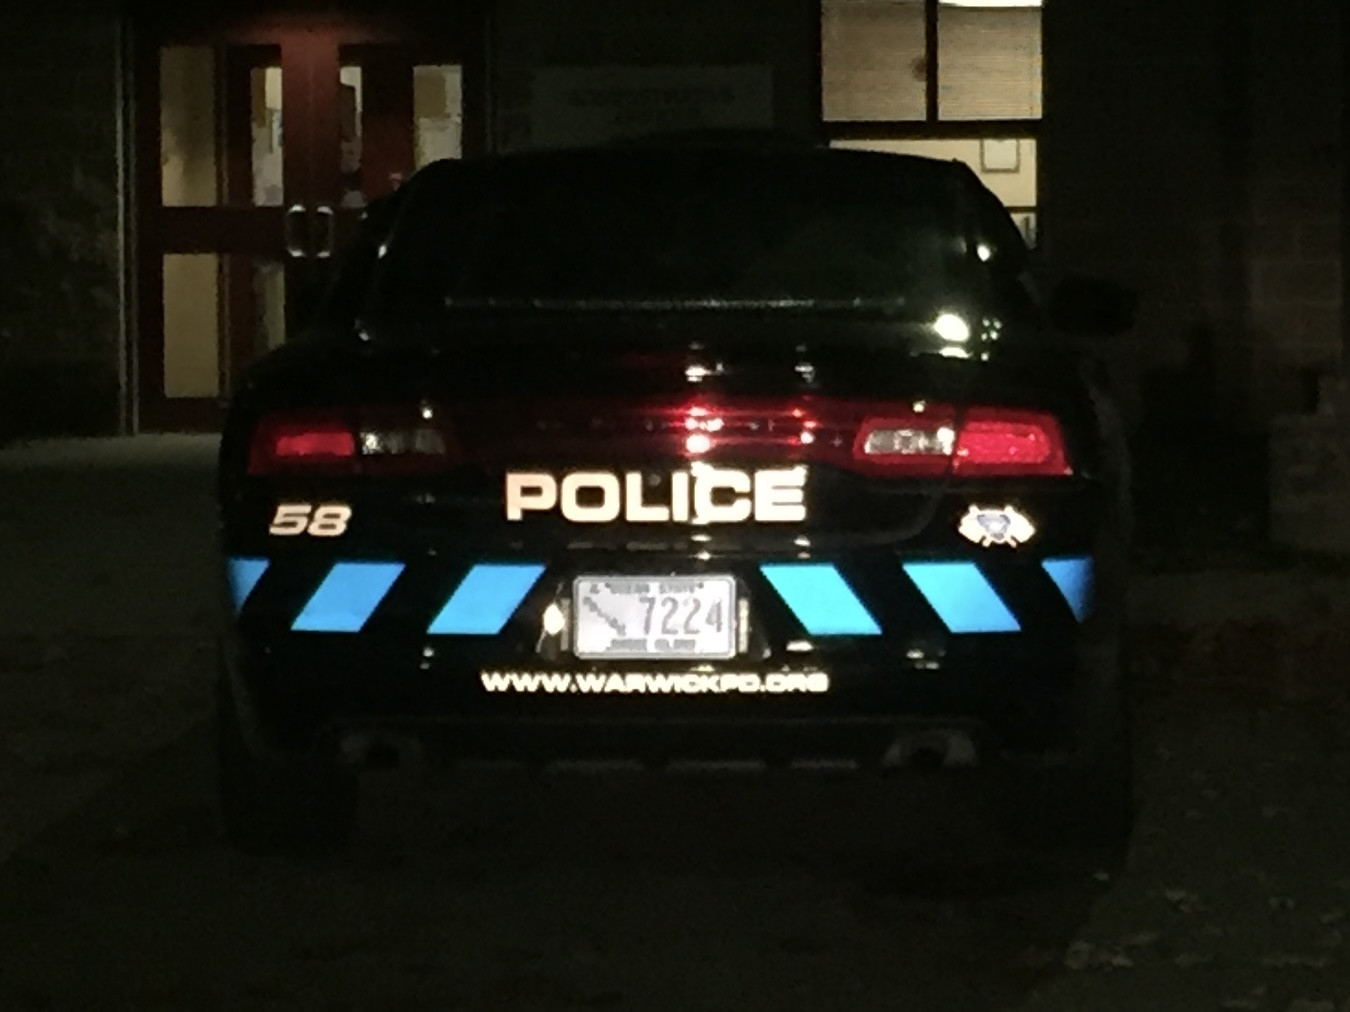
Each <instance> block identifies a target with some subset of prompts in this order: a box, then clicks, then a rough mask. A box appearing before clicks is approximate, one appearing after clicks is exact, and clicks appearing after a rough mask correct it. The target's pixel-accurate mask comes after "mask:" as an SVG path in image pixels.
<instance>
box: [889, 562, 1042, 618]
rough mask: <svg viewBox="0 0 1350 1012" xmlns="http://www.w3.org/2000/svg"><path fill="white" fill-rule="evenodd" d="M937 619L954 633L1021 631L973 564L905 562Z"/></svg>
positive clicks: (906, 568)
mask: <svg viewBox="0 0 1350 1012" xmlns="http://www.w3.org/2000/svg"><path fill="white" fill-rule="evenodd" d="M903 568H904V570H905V573H906V575H907V576H908V577H909V578H910V579H911V580H913V581H914V585H915V586H916V587H918V588H919V592H920V593H921V594H923V596H924V598H925V599H927V601H928V603H929V604H930V605H932V607H933V610H934V611H935V612H937V614H938V618H940V619H942V622H943V624H944V625H946V627H947V629H948V630H949V631H950V632H954V633H1009V632H1019V631H1020V630H1021V628H1022V626H1021V624H1020V623H1019V622H1018V621H1017V617H1016V616H1015V615H1013V613H1012V612H1010V611H1009V610H1008V606H1007V605H1006V604H1004V603H1003V599H1002V598H1000V597H999V596H998V593H997V592H996V591H995V590H994V588H993V587H992V586H990V585H989V581H988V580H986V579H985V578H984V574H983V573H981V572H980V569H979V567H978V566H976V565H975V563H973V562H906V563H904V566H903Z"/></svg>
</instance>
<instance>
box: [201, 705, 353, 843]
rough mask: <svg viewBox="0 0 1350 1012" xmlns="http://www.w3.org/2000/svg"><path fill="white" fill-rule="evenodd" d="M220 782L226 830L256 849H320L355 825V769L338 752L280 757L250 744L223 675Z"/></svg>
mask: <svg viewBox="0 0 1350 1012" xmlns="http://www.w3.org/2000/svg"><path fill="white" fill-rule="evenodd" d="M216 756H217V788H218V792H219V799H220V810H221V816H222V819H223V821H224V828H225V837H226V839H227V840H228V841H229V843H230V844H231V846H233V847H234V848H235V849H237V850H240V851H243V852H245V853H251V854H291V855H296V856H318V855H322V854H327V853H332V852H334V851H337V850H340V849H342V848H343V847H345V846H346V845H347V844H349V843H350V842H351V839H352V837H353V835H354V834H355V830H356V815H357V799H358V789H357V786H358V785H357V775H356V773H355V771H353V770H351V769H348V768H346V767H344V766H343V765H341V764H340V763H339V762H338V761H337V759H336V757H334V758H332V759H328V760H324V759H320V758H317V757H309V756H306V757H296V758H291V759H279V758H273V757H271V756H266V755H261V754H259V753H257V752H255V751H254V750H253V749H252V748H251V747H250V745H249V742H248V738H247V736H246V735H245V733H244V728H243V725H242V723H241V721H240V715H239V710H238V708H237V706H236V704H235V700H234V698H233V694H232V693H231V692H230V689H229V687H228V685H227V684H226V683H225V680H224V679H222V680H221V684H220V686H219V687H218V691H217V702H216Z"/></svg>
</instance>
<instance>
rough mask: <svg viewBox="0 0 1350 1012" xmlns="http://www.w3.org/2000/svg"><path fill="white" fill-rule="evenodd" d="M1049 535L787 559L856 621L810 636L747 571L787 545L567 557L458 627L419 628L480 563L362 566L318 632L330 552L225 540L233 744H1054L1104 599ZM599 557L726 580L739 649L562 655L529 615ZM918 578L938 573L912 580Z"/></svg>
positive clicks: (712, 748)
mask: <svg viewBox="0 0 1350 1012" xmlns="http://www.w3.org/2000/svg"><path fill="white" fill-rule="evenodd" d="M1058 548H1059V550H1058V551H1056V553H1055V554H1054V555H1045V556H1028V555H1017V554H1014V553H1011V552H999V553H993V552H991V553H982V554H978V555H976V556H974V557H973V558H976V559H978V561H972V555H970V554H965V555H957V554H946V555H935V554H927V555H923V556H913V555H911V556H907V557H904V558H902V557H901V556H900V555H898V554H895V553H891V552H884V551H877V550H875V549H872V550H869V551H867V552H862V553H858V554H855V555H849V554H842V555H836V556H832V557H831V558H830V559H829V560H828V562H826V561H825V560H823V559H820V558H816V559H813V560H808V561H809V563H810V564H813V565H816V566H822V565H824V566H826V567H827V568H828V569H829V571H830V572H831V573H833V574H835V575H836V576H838V577H841V578H842V580H843V583H844V584H846V585H847V587H848V588H849V589H850V591H851V592H852V595H853V598H854V602H853V604H855V605H857V606H858V607H859V608H861V610H862V612H863V613H865V615H866V616H867V617H868V618H869V619H870V620H871V624H872V625H874V627H875V628H874V631H873V632H871V633H869V634H867V635H857V634H851V633H844V634H837V633H826V634H814V633H813V632H812V630H811V628H810V627H811V625H812V623H813V622H815V621H816V618H817V616H815V615H813V614H812V612H811V609H812V608H813V607H815V606H816V604H818V601H817V600H814V599H813V598H812V597H811V595H809V594H808V595H806V596H805V597H799V598H797V599H793V598H792V596H791V595H785V594H784V593H783V592H782V589H781V585H775V584H774V583H773V582H772V581H771V580H770V579H769V578H768V577H767V576H766V574H765V572H764V567H765V566H766V565H777V566H781V565H785V564H786V565H791V564H806V562H803V560H801V559H795V560H794V559H787V560H783V559H779V560H774V561H773V562H772V563H765V562H764V561H763V560H758V559H750V558H732V557H722V558H714V559H712V560H691V559H689V558H674V557H663V558H654V557H646V556H638V555H630V556H627V557H623V556H616V555H606V556H603V557H596V558H589V557H585V556H580V555H579V556H575V557H568V559H567V560H566V563H565V564H552V565H547V566H542V567H540V568H541V570H542V574H541V576H540V577H539V578H538V579H537V580H536V581H535V582H534V583H533V584H531V585H530V586H529V587H528V588H526V589H525V590H523V591H521V592H520V596H519V597H518V598H517V599H514V600H512V601H510V602H508V605H509V607H508V608H507V609H506V619H505V621H504V623H503V625H502V626H501V628H500V630H499V631H497V632H496V633H491V634H483V633H478V634H465V633H454V632H450V633H447V632H444V631H443V629H444V623H443V622H442V624H441V625H438V624H437V623H438V622H439V621H441V620H442V619H443V617H444V614H445V612H446V609H447V608H449V605H448V603H447V602H449V601H450V600H452V599H453V598H454V596H455V594H456V592H457V590H458V588H460V587H461V586H463V585H464V584H465V582H466V581H468V580H469V579H470V575H471V574H472V573H473V572H474V570H475V568H476V567H482V566H483V565H484V564H485V563H484V561H483V558H482V556H481V555H478V556H472V555H468V554H465V555H463V556H462V557H447V556H444V555H441V556H437V557H434V558H425V557H424V558H421V559H404V560H402V561H401V562H399V563H397V564H393V565H394V566H395V567H396V568H386V569H383V570H380V571H379V572H380V578H381V579H382V580H386V581H389V582H387V583H386V584H385V585H384V589H383V591H382V592H381V593H380V594H378V595H374V596H372V595H369V594H367V595H366V596H365V598H364V599H363V602H362V603H361V605H360V607H359V609H358V611H359V614H356V615H355V617H354V618H352V620H351V621H347V619H345V618H344V619H341V620H340V621H339V622H338V623H337V624H338V625H341V624H342V623H343V622H346V624H347V625H348V626H349V628H346V629H345V630H342V631H332V630H326V629H314V628H312V626H314V625H315V624H316V622H315V620H314V615H315V614H316V613H317V612H316V609H315V608H314V606H313V605H314V601H315V600H316V599H318V598H320V597H322V596H323V595H324V594H325V593H328V594H329V596H330V597H331V596H332V594H331V591H332V589H333V584H332V582H331V581H332V580H333V579H334V575H333V574H334V573H335V572H336V571H337V569H338V567H340V566H342V565H343V563H342V562H335V561H334V560H333V559H332V558H331V557H329V558H318V557H311V556H300V555H294V556H290V557H279V558H273V559H265V558H262V557H261V556H249V555H246V554H244V553H238V554H235V553H231V554H230V555H229V556H227V566H226V569H227V576H228V577H229V579H228V580H227V583H228V584H229V587H228V592H227V600H228V602H229V608H230V612H231V616H230V621H229V622H228V628H229V632H228V636H227V642H228V644H229V649H228V651H227V654H226V660H227V664H226V669H227V672H228V674H229V677H230V681H231V684H232V688H233V692H232V695H233V698H234V700H235V702H236V705H237V706H238V707H239V708H240V711H241V716H242V718H243V720H244V723H245V725H246V726H247V727H248V728H249V729H250V731H251V736H252V737H253V738H254V739H255V741H256V742H257V743H258V745H259V746H260V747H264V748H266V749H269V750H273V751H279V752H285V753H301V752H307V751H311V750H314V749H327V748H333V749H338V748H340V747H341V746H342V745H343V743H344V742H345V743H350V742H352V741H358V740H363V741H371V740H379V739H380V738H382V737H386V736H387V737H389V738H393V739H399V740H401V741H413V742H416V744H417V745H418V747H419V748H423V749H425V750H427V751H428V752H430V753H431V754H433V755H437V756H445V757H448V758H462V759H491V760H497V759H511V760H517V759H522V760H525V761H548V760H554V759H573V758H575V759H586V760H591V759H615V760H625V761H627V760H635V761H638V762H641V763H644V764H661V763H668V762H675V761H681V760H701V759H745V758H753V759H765V758H767V759H771V760H782V761H794V760H835V759H844V760H848V761H852V762H859V763H864V764H870V763H876V762H881V761H883V760H884V758H885V757H886V756H888V755H891V754H892V753H893V752H894V750H895V747H896V742H897V739H898V738H906V737H907V740H908V739H914V738H915V736H918V739H921V738H922V736H923V735H925V734H927V733H928V732H930V731H932V732H943V733H946V732H948V731H953V730H958V731H960V732H961V733H962V734H966V735H968V736H969V737H970V738H971V740H973V741H974V742H976V743H977V744H978V745H979V747H980V748H981V749H983V750H985V751H987V752H1001V751H1015V752H1028V753H1043V752H1053V751H1058V750H1061V749H1063V748H1064V747H1066V746H1067V744H1068V742H1069V740H1070V732H1071V727H1070V716H1069V714H1070V712H1071V708H1072V701H1073V696H1074V692H1075V690H1076V687H1077V686H1078V684H1079V682H1080V681H1081V679H1082V677H1083V670H1082V669H1083V665H1081V664H1080V663H1079V658H1080V656H1081V655H1082V650H1083V647H1084V645H1085V644H1087V643H1089V642H1090V641H1092V640H1093V639H1095V638H1097V637H1098V636H1099V631H1098V630H1099V629H1100V628H1101V627H1102V625H1103V623H1102V622H1101V616H1102V615H1103V614H1104V613H1105V612H1108V611H1109V610H1110V609H1111V607H1112V600H1113V599H1114V598H1116V597H1118V596H1119V595H1118V592H1117V591H1116V590H1115V589H1113V588H1109V587H1104V586H1097V585H1096V584H1098V583H1100V582H1101V581H1100V580H1097V579H1096V578H1095V577H1096V574H1097V573H1098V571H1099V568H1100V567H1099V565H1098V559H1097V558H1096V556H1095V555H1094V554H1092V553H1086V552H1074V551H1073V550H1072V546H1058ZM364 561H369V560H364ZM375 561H376V565H377V566H385V567H389V566H391V563H390V562H389V561H388V560H384V561H379V560H375ZM520 561H521V560H520V559H517V558H513V557H510V556H507V555H502V556H500V557H497V558H495V559H494V560H493V561H492V562H491V563H488V564H490V565H491V564H503V565H514V564H518V563H519V562H520ZM262 563H266V564H265V565H263V564H262ZM944 566H945V567H949V568H948V569H946V570H942V569H941V567H944ZM916 567H919V568H916ZM922 567H929V568H926V569H925V568H922ZM932 567H939V569H933V568H932ZM615 570H618V571H620V572H624V571H630V572H636V573H643V572H646V573H663V572H672V573H688V572H691V571H692V572H714V573H715V572H729V573H732V574H734V575H735V577H736V580H737V585H738V598H739V599H740V600H742V601H743V602H745V613H744V617H745V620H746V623H747V628H748V630H749V634H748V635H747V636H746V637H744V642H743V643H742V644H741V649H740V650H739V653H738V656H737V657H736V658H734V659H732V660H728V661H718V662H713V663H704V664H698V665H695V664H691V663H690V662H687V661H684V662H671V661H631V660H630V661H611V662H602V661H582V660H579V659H576V658H574V657H573V656H572V655H571V653H570V652H569V651H568V649H567V644H566V639H565V637H564V638H563V639H561V640H560V639H559V638H558V637H556V636H552V637H551V636H549V635H548V634H546V633H545V632H544V631H543V630H542V628H541V616H542V615H543V614H544V612H545V610H546V609H547V608H549V606H550V605H555V604H563V605H565V604H566V603H567V601H568V600H569V595H570V593H571V587H572V580H573V578H574V577H575V576H576V575H577V574H578V573H585V572H612V571H615ZM939 571H941V572H944V573H945V572H949V573H950V574H951V575H952V582H949V583H946V584H943V583H942V582H941V581H938V582H937V583H933V582H932V581H931V580H929V579H928V577H930V576H931V575H932V573H934V572H939ZM353 572H355V570H353ZM916 574H918V575H916ZM391 575H392V580H391V579H390V578H391ZM325 587H327V588H328V589H327V591H325ZM358 589H360V588H358ZM358 596H360V595H358ZM850 607H852V605H850ZM307 616H308V617H307ZM348 617H349V618H351V616H348ZM854 617H855V618H856V615H855V616H854ZM1107 625H1109V623H1107ZM916 740H917V739H916Z"/></svg>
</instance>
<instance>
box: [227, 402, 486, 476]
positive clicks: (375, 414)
mask: <svg viewBox="0 0 1350 1012" xmlns="http://www.w3.org/2000/svg"><path fill="white" fill-rule="evenodd" d="M459 460H460V454H459V452H458V445H457V444H456V442H455V439H454V436H453V433H452V431H451V429H450V426H449V424H448V423H447V422H446V420H444V419H442V418H440V417H438V415H437V413H436V412H435V411H433V410H432V409H430V408H426V407H421V406H419V407H412V408H403V407H384V406H381V407H371V408H363V409H359V410H356V411H353V412H351V413H350V414H348V413H345V412H285V413H279V414H272V415H266V416H264V417H263V418H262V419H261V420H260V421H259V422H258V425H257V427H256V428H255V429H254V431H253V439H252V442H251V444H250V447H249V459H248V472H249V474H253V475H262V474H276V473H279V472H295V473H309V474H418V473H426V472H430V471H439V470H442V469H444V468H446V467H448V466H450V465H452V464H454V463H457V462H458V461H459Z"/></svg>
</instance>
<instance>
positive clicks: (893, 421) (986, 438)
mask: <svg viewBox="0 0 1350 1012" xmlns="http://www.w3.org/2000/svg"><path fill="white" fill-rule="evenodd" d="M853 458H854V460H855V461H856V462H857V463H858V464H860V465H862V466H863V467H865V468H866V469H867V470H870V471H874V472H876V473H882V474H896V475H913V476H916V477H922V476H935V475H942V474H945V473H947V469H948V467H949V466H950V468H951V473H952V474H954V475H959V476H963V477H978V476H981V475H988V476H1022V475H1026V476H1040V475H1066V474H1071V473H1072V469H1071V468H1070V467H1069V462H1068V458H1067V456H1066V454H1065V450H1064V437H1063V433H1062V432H1061V430H1060V427H1059V423H1058V422H1057V421H1056V420H1055V418H1054V416H1052V415H1050V414H1047V413H1045V412H1040V411H1020V410H1014V409H1004V408H970V409H969V410H967V411H964V412H961V411H957V410H955V409H953V408H951V407H946V406H931V405H929V406H925V407H924V408H923V410H921V411H920V410H915V411H913V412H911V413H907V414H906V415H905V416H903V417H888V418H875V417H873V418H867V419H865V420H864V421H863V423H862V425H861V427H860V428H859V430H858V435H857V438H856V440H855V441H854V445H853Z"/></svg>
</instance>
